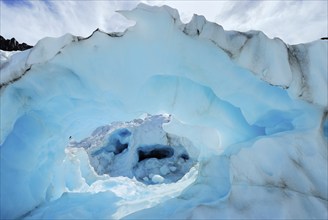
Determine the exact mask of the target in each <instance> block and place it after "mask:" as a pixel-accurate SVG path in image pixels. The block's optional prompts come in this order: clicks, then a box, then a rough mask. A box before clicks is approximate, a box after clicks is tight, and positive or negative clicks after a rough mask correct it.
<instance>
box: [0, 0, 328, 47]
mask: <svg viewBox="0 0 328 220" xmlns="http://www.w3.org/2000/svg"><path fill="white" fill-rule="evenodd" d="M140 2H143V3H146V4H150V5H157V6H160V5H169V6H171V7H173V8H176V9H178V11H179V13H180V16H181V20H182V21H183V22H188V21H189V20H190V19H191V17H192V15H193V14H199V15H204V16H205V17H206V19H207V20H209V21H212V22H216V23H218V24H220V25H221V26H223V28H224V29H225V30H237V31H249V30H260V31H263V32H264V33H265V34H266V35H267V36H268V37H270V38H274V37H279V38H281V39H282V40H284V41H285V42H286V43H288V44H299V43H306V42H310V41H313V40H317V39H319V38H321V37H325V36H328V1H327V0H321V1H320V0H318V1H316V0H303V1H302V0H293V1H288V0H285V1H279V0H274V1H269V0H267V1H256V0H252V1H237V0H232V1H222V0H221V1H213V0H212V1H196V0H194V1H187V0H179V1H164V0H161V1H149V0H143V1H140V0H129V1H123V0H116V1H114V0H111V1H108V0H94V1H91V0H75V1H69V0H43V1H37V0H32V1H31V0H0V33H1V35H2V36H4V37H5V38H12V37H15V38H16V39H17V40H18V41H19V42H26V43H28V44H31V45H34V44H35V43H37V41H38V40H40V39H41V38H43V37H59V36H62V35H64V34H65V33H71V34H73V35H78V36H83V37H87V36H89V35H90V34H91V33H92V32H93V31H94V30H95V29H97V28H100V29H101V30H104V31H107V32H113V31H123V30H124V29H125V28H126V27H127V26H129V25H133V22H131V21H128V20H127V19H125V18H124V17H123V16H122V15H120V14H118V13H117V12H116V11H117V10H131V9H133V8H134V7H136V6H137V5H138V3H140Z"/></svg>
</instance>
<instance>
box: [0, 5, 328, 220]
mask: <svg viewBox="0 0 328 220" xmlns="http://www.w3.org/2000/svg"><path fill="white" fill-rule="evenodd" d="M120 13H121V14H123V15H124V16H126V17H127V18H128V19H131V20H134V21H136V25H135V26H133V27H130V28H129V29H128V30H127V31H125V32H124V33H113V34H107V33H104V32H102V31H100V30H96V31H95V32H94V33H93V34H92V35H91V36H90V37H88V38H86V39H82V38H80V37H75V36H72V35H70V34H67V35H64V36H63V37H61V38H45V39H42V40H40V41H39V42H38V44H37V45H36V46H35V47H34V48H32V49H30V50H27V51H24V52H14V53H9V52H5V51H0V53H1V73H0V78H1V81H0V82H1V91H0V92H1V93H0V94H1V95H0V99H1V109H0V110H1V112H0V113H1V115H0V117H1V120H0V123H1V124H0V125H1V134H0V135H1V136H0V144H1V146H0V152H1V154H0V156H1V167H0V172H1V185H0V189H1V191H0V193H1V209H0V215H1V218H2V219H11V218H23V219H24V218H26V219H50V218H51V219H72V218H75V219H122V218H123V219H170V218H178V219H187V218H188V219H229V218H239V219H249V218H253V219H327V218H328V208H327V207H328V191H327V189H328V164H327V161H328V152H327V150H328V147H327V144H328V142H327V141H328V116H327V115H328V98H327V94H328V91H327V86H328V76H327V74H328V71H327V68H328V67H327V60H328V57H327V56H328V53H327V52H328V48H327V41H315V42H311V43H307V44H300V45H286V44H285V43H284V42H282V41H281V40H280V39H269V38H268V37H266V36H265V35H264V34H263V33H261V32H257V31H250V32H247V33H241V32H234V31H224V30H223V28H222V27H221V26H219V25H217V24H214V23H211V22H208V21H206V20H205V18H204V17H203V16H197V15H195V16H194V17H193V19H192V20H191V21H190V22H189V23H187V24H183V23H182V22H181V21H180V18H179V14H178V11H176V10H175V9H172V8H169V7H167V6H163V7H151V6H147V5H144V4H141V5H139V6H138V7H137V8H136V9H134V10H132V11H122V12H120ZM140 151H141V152H140ZM158 155H159V156H158ZM182 155H183V156H182Z"/></svg>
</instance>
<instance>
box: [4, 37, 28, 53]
mask: <svg viewBox="0 0 328 220" xmlns="http://www.w3.org/2000/svg"><path fill="white" fill-rule="evenodd" d="M30 48H32V46H30V45H28V44H26V43H21V44H20V43H19V42H18V41H16V39H15V38H11V39H10V40H9V39H5V38H4V37H2V36H1V35H0V49H1V50H5V51H14V50H27V49H30Z"/></svg>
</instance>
